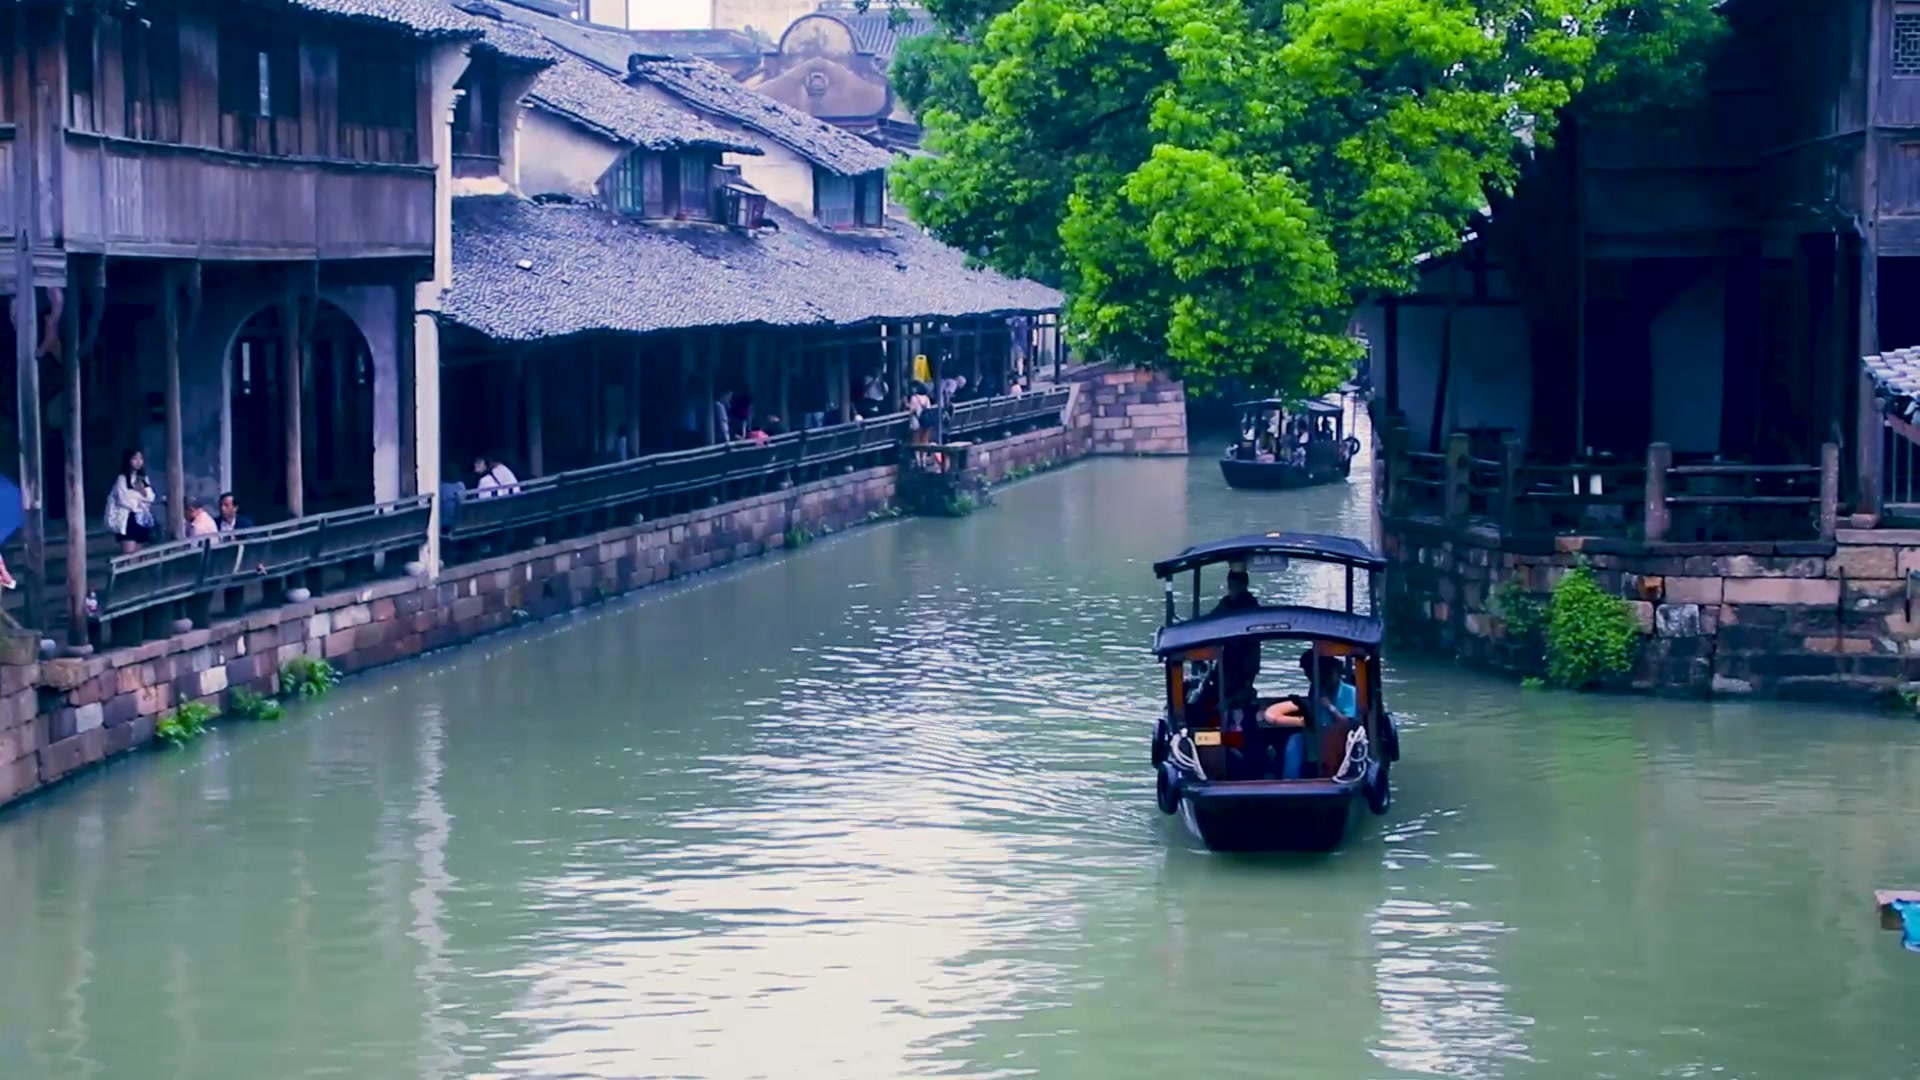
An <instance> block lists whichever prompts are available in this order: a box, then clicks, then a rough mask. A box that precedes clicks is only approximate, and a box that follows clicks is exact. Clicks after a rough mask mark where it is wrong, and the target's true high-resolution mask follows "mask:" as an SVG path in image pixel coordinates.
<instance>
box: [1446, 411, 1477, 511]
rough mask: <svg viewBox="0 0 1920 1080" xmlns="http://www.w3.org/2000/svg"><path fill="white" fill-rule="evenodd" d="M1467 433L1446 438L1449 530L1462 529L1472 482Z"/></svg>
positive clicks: (1471, 461)
mask: <svg viewBox="0 0 1920 1080" xmlns="http://www.w3.org/2000/svg"><path fill="white" fill-rule="evenodd" d="M1469 446H1470V444H1469V442H1468V439H1467V433H1466V432H1464V431H1456V432H1454V433H1453V434H1451V435H1449V436H1447V491H1446V503H1445V506H1446V522H1447V527H1448V528H1450V529H1459V528H1464V527H1465V526H1466V524H1467V510H1468V503H1469V499H1470V496H1471V492H1470V491H1469V490H1468V489H1469V486H1470V485H1471V484H1472V482H1473V457H1472V455H1471V454H1470V453H1469V452H1468V448H1469Z"/></svg>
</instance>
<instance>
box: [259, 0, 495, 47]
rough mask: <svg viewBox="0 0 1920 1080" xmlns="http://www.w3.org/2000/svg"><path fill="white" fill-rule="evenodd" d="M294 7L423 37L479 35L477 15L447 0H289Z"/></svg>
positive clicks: (289, 3)
mask: <svg viewBox="0 0 1920 1080" xmlns="http://www.w3.org/2000/svg"><path fill="white" fill-rule="evenodd" d="M287 3H288V5H289V6H291V7H295V8H300V9H303V10H306V11H311V12H313V13H314V14H316V15H327V16H331V17H333V18H338V19H350V20H355V21H359V22H370V23H380V24H382V25H385V26H393V27H398V28H400V29H402V30H405V31H407V32H409V33H412V34H415V35H418V36H420V37H451V38H466V37H474V36H476V35H477V33H478V31H479V28H478V27H476V26H475V25H474V21H473V17H472V16H470V15H467V14H466V13H465V12H461V11H456V10H454V9H453V8H452V7H450V6H448V5H447V4H446V3H445V2H444V0H287Z"/></svg>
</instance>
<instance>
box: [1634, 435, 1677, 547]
mask: <svg viewBox="0 0 1920 1080" xmlns="http://www.w3.org/2000/svg"><path fill="white" fill-rule="evenodd" d="M1672 467H1673V447H1671V446H1669V445H1667V444H1666V443H1663V442H1657V443H1654V444H1652V445H1650V446H1648V447H1647V501H1646V507H1645V514H1646V524H1645V526H1644V527H1643V528H1642V530H1641V532H1642V536H1643V538H1644V539H1645V540H1646V542H1647V543H1649V544H1657V543H1660V542H1661V541H1663V540H1665V539H1666V538H1667V528H1668V526H1669V525H1671V524H1672V522H1673V519H1672V516H1671V514H1670V513H1669V512H1668V510H1667V470H1668V469H1670V468H1672Z"/></svg>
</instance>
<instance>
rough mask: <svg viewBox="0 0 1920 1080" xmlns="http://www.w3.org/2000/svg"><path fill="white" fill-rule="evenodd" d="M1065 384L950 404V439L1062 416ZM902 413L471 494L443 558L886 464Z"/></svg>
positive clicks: (479, 554)
mask: <svg viewBox="0 0 1920 1080" xmlns="http://www.w3.org/2000/svg"><path fill="white" fill-rule="evenodd" d="M1071 395H1072V391H1071V390H1070V389H1061V390H1056V391H1049V392H1047V393H1042V394H1026V395H1020V396H1012V397H1001V398H989V399H987V400H984V401H976V402H969V403H966V404H963V405H960V406H956V407H955V408H954V410H953V413H952V416H951V417H950V418H949V419H948V421H947V436H948V438H949V440H953V439H957V438H961V437H964V438H967V439H969V440H971V441H975V442H978V441H981V440H983V439H986V438H998V437H1000V436H1002V435H1005V434H1008V433H1011V432H1015V431H1019V430H1022V429H1026V428H1033V427H1039V426H1045V425H1051V424H1059V423H1060V422H1061V420H1062V416H1061V410H1062V408H1063V407H1064V406H1065V405H1066V403H1067V401H1068V399H1069V398H1070V397H1071ZM907 434H908V418H907V414H906V413H896V414H894V415H891V416H880V417H874V418H873V419H870V420H857V421H854V422H853V423H849V424H837V425H834V426H832V427H825V428H815V429H813V430H812V431H800V432H793V433H791V434H787V435H780V436H777V437H775V438H772V439H769V440H767V441H765V442H761V443H754V442H747V441H736V442H730V443H725V444H722V445H719V446H707V447H702V448H700V449H697V450H681V451H676V452H674V453H669V454H655V455H652V456H649V457H644V458H639V459H637V460H634V461H622V462H617V463H615V464H611V465H598V466H594V467H592V468H586V469H576V470H574V471H571V472H565V473H558V474H555V475H553V476H544V477H540V478H538V479H534V480H525V481H522V482H520V483H519V484H517V485H515V486H514V488H513V489H511V490H508V491H506V492H505V493H501V491H500V489H490V490H486V491H476V490H468V491H464V492H462V493H461V495H460V497H459V501H458V502H457V503H452V504H449V506H448V507H447V512H446V513H444V514H443V515H442V520H441V535H442V536H443V537H445V539H446V541H447V546H446V548H445V549H444V551H443V558H444V560H445V561H447V562H449V563H458V562H466V561H471V560H473V559H477V558H483V557H489V556H492V555H496V554H500V553H503V552H507V551H514V550H520V549H524V548H526V547H532V546H537V545H538V544H540V543H550V542H553V541H557V540H561V539H566V538H569V537H576V536H585V535H589V534H591V533H595V532H599V531H601V530H603V529H609V528H613V527H615V526H618V525H622V524H631V523H632V522H633V521H634V520H635V519H636V518H646V519H655V518H660V517H666V516H670V515H672V514H677V513H684V512H686V511H688V510H691V509H695V508H698V507H702V506H707V505H709V504H711V503H715V502H723V501H726V500H729V499H739V498H746V497H748V496H751V495H757V494H762V493H764V492H767V491H772V490H775V489H778V488H781V487H784V486H787V485H789V484H802V483H807V482H809V481H812V480H818V479H821V478H823V477H826V476H829V475H832V474H833V473H834V472H836V471H849V470H852V469H854V468H860V467H870V466H875V465H882V464H892V463H895V462H897V461H899V460H900V452H901V451H900V448H901V447H902V446H904V445H905V444H906V442H907Z"/></svg>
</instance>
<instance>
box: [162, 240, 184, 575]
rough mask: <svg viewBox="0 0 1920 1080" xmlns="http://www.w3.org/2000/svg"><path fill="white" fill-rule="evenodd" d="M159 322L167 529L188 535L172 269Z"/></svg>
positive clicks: (176, 281)
mask: <svg viewBox="0 0 1920 1080" xmlns="http://www.w3.org/2000/svg"><path fill="white" fill-rule="evenodd" d="M160 282H161V284H160V291H161V296H160V322H161V326H162V328H163V332H164V333H165V336H166V364H167V374H166V399H167V400H166V409H167V527H168V528H169V529H170V530H171V535H173V536H175V537H182V536H185V535H187V529H186V522H187V470H186V467H185V466H186V457H187V451H186V437H185V435H184V434H183V433H182V427H181V420H180V410H181V400H180V278H179V276H178V275H177V274H176V273H175V272H174V269H173V268H172V267H167V268H165V269H164V270H162V271H161V273H160Z"/></svg>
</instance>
